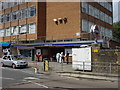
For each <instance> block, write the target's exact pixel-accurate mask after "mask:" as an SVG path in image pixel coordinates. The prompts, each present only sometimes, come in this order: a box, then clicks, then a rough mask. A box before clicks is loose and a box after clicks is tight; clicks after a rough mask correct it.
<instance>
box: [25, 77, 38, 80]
mask: <svg viewBox="0 0 120 90" xmlns="http://www.w3.org/2000/svg"><path fill="white" fill-rule="evenodd" d="M24 79H25V80H35V79H38V78H35V77H26V78H24Z"/></svg>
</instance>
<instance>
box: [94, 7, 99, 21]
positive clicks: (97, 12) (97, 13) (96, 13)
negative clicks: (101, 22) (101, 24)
mask: <svg viewBox="0 0 120 90" xmlns="http://www.w3.org/2000/svg"><path fill="white" fill-rule="evenodd" d="M94 12H95V14H94V16H95V17H96V18H98V19H99V10H98V9H97V8H94Z"/></svg>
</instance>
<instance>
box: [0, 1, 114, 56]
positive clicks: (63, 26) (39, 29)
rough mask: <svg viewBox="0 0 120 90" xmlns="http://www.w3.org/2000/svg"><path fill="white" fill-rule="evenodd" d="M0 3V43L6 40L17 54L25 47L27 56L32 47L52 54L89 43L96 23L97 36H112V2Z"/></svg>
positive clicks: (101, 37)
mask: <svg viewBox="0 0 120 90" xmlns="http://www.w3.org/2000/svg"><path fill="white" fill-rule="evenodd" d="M0 6H1V7H0V41H1V43H2V44H1V46H2V47H4V45H5V44H3V43H5V42H8V41H10V42H12V43H11V44H12V47H14V48H15V47H16V48H17V49H15V50H18V51H19V53H20V54H21V53H24V51H25V50H26V51H27V50H28V52H29V53H28V54H29V55H28V54H27V55H28V56H30V57H31V54H30V53H31V52H32V53H35V51H34V49H35V50H38V51H39V52H41V53H42V54H43V55H44V56H47V55H48V53H51V56H53V55H55V53H56V52H58V51H59V52H61V51H63V50H65V48H67V49H71V48H72V47H74V46H80V45H83V44H90V43H91V41H89V40H90V39H91V37H90V34H89V32H90V28H91V26H92V25H98V27H99V29H100V37H99V39H103V38H112V21H113V16H112V2H0ZM83 40H84V41H83ZM86 40H88V41H86ZM63 41H64V42H63ZM66 41H71V42H70V43H66ZM73 41H74V43H72V42H73ZM77 41H79V43H78V42H77ZM76 42H77V43H76ZM7 44H8V43H7ZM8 45H9V44H8ZM6 46H7V45H6ZM6 46H5V47H6ZM53 49H54V50H53ZM67 49H66V50H67ZM23 55H24V54H23Z"/></svg>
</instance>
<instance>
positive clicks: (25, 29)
mask: <svg viewBox="0 0 120 90" xmlns="http://www.w3.org/2000/svg"><path fill="white" fill-rule="evenodd" d="M19 27H20V34H26V33H27V25H21V26H19Z"/></svg>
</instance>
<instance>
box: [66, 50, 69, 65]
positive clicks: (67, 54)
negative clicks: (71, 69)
mask: <svg viewBox="0 0 120 90" xmlns="http://www.w3.org/2000/svg"><path fill="white" fill-rule="evenodd" d="M68 57H69V53H68V51H67V52H66V63H67V64H68V63H69V62H68Z"/></svg>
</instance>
